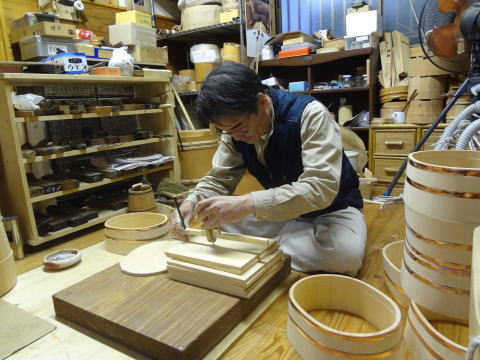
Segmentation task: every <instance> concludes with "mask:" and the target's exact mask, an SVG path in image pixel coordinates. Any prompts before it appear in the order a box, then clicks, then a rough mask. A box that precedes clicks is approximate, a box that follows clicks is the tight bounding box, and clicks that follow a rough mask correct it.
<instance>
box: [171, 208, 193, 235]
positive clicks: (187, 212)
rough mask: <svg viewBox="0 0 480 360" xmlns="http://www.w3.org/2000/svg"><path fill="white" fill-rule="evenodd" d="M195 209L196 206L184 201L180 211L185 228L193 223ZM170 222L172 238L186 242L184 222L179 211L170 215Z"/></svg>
mask: <svg viewBox="0 0 480 360" xmlns="http://www.w3.org/2000/svg"><path fill="white" fill-rule="evenodd" d="M193 209H194V205H193V202H191V201H184V202H183V203H182V205H180V211H181V212H182V216H183V220H184V222H185V226H188V225H189V224H190V222H191V221H192V217H193ZM170 222H171V223H172V237H173V238H175V239H179V240H183V241H186V240H187V235H186V234H185V229H184V228H183V226H182V221H181V220H180V215H179V214H178V211H177V210H175V211H173V212H172V213H171V214H170Z"/></svg>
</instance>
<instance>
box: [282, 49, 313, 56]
mask: <svg viewBox="0 0 480 360" xmlns="http://www.w3.org/2000/svg"><path fill="white" fill-rule="evenodd" d="M309 54H310V48H303V49H295V50H283V51H280V52H279V53H278V57H280V58H286V57H291V56H301V55H309Z"/></svg>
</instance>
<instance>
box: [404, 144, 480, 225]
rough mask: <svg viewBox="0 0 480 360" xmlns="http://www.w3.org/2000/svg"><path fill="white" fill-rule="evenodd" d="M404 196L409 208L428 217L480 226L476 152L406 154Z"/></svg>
mask: <svg viewBox="0 0 480 360" xmlns="http://www.w3.org/2000/svg"><path fill="white" fill-rule="evenodd" d="M404 198H405V204H406V205H407V206H409V207H410V208H411V209H413V210H415V211H416V212H419V213H421V214H424V215H428V216H430V217H432V218H435V219H441V220H446V221H453V222H460V223H467V224H478V225H480V216H479V213H480V152H478V151H456V150H452V151H420V152H416V153H412V154H410V155H409V157H408V166H407V178H406V181H405V190H404Z"/></svg>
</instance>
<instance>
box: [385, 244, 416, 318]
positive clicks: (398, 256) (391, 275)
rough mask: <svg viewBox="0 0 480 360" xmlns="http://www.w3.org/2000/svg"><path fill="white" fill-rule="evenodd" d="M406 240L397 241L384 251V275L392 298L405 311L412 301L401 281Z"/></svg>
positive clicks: (387, 246)
mask: <svg viewBox="0 0 480 360" xmlns="http://www.w3.org/2000/svg"><path fill="white" fill-rule="evenodd" d="M404 245H405V241H404V240H400V241H395V242H392V243H390V244H388V245H386V246H385V247H384V248H383V249H382V257H383V275H384V280H385V285H387V288H388V290H389V291H390V294H391V295H392V298H393V299H394V300H395V301H396V302H397V303H398V304H399V305H400V306H401V307H403V308H404V309H407V308H408V304H409V303H410V299H409V298H408V296H407V294H406V293H405V290H403V289H402V286H401V285H402V284H401V280H400V267H401V265H402V259H403V247H404Z"/></svg>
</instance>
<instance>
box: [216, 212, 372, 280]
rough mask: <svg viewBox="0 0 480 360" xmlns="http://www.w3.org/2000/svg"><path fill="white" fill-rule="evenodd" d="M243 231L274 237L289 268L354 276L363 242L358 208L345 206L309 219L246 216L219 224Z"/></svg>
mask: <svg viewBox="0 0 480 360" xmlns="http://www.w3.org/2000/svg"><path fill="white" fill-rule="evenodd" d="M222 228H223V230H225V231H228V232H232V233H236V234H244V235H252V236H262V237H270V238H275V239H276V240H277V241H278V242H279V247H280V249H281V250H282V251H283V252H284V253H285V254H287V255H290V257H291V259H292V268H293V269H294V270H297V271H302V272H313V271H325V272H329V273H341V274H348V275H351V276H355V275H356V274H357V272H358V270H360V267H361V266H362V261H363V255H364V253H365V245H366V242H367V227H366V225H365V219H364V216H363V214H362V212H361V211H360V210H358V209H356V208H353V207H349V208H347V209H344V210H339V211H335V212H332V213H329V214H325V215H320V216H317V217H315V218H311V219H304V218H295V219H292V220H289V221H281V222H274V221H259V220H257V219H256V218H255V216H253V215H251V216H247V217H246V218H245V219H242V220H241V221H239V222H237V223H234V224H230V225H224V226H222Z"/></svg>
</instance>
